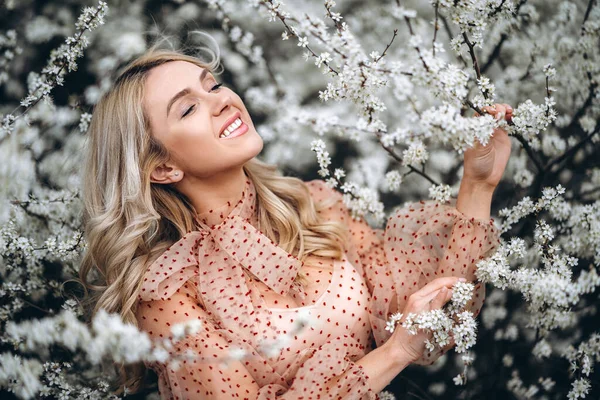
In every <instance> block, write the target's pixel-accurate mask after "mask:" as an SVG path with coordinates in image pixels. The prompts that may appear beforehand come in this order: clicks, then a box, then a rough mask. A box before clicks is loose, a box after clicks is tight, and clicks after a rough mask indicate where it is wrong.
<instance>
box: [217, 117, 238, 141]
mask: <svg viewBox="0 0 600 400" xmlns="http://www.w3.org/2000/svg"><path fill="white" fill-rule="evenodd" d="M240 125H242V120H241V119H239V118H238V119H236V120H235V121H233V122H232V123H231V125H229V126H228V127H227V128H225V130H224V131H223V133H221V135H220V136H219V137H221V138H224V137H227V136H229V135H231V133H232V132H233V131H235V130H236V129H237V128H239V127H240Z"/></svg>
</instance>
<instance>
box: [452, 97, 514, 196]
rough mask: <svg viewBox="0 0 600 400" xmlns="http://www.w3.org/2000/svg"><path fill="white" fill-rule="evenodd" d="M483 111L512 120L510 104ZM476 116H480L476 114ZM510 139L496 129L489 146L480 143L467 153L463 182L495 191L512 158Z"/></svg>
mask: <svg viewBox="0 0 600 400" xmlns="http://www.w3.org/2000/svg"><path fill="white" fill-rule="evenodd" d="M483 111H486V112H487V113H489V114H491V115H492V116H494V117H495V118H496V119H499V118H505V119H506V120H507V121H510V120H511V119H512V111H513V110H512V107H511V106H509V105H508V104H495V105H494V106H489V107H484V108H483ZM475 116H479V114H478V113H475ZM510 147H511V143H510V138H509V137H508V134H507V133H506V131H505V130H504V129H502V128H497V129H494V133H493V135H492V137H491V138H490V141H489V143H488V144H487V145H485V146H483V145H481V143H479V142H478V141H475V145H474V146H473V147H472V148H470V149H468V150H466V151H465V155H464V157H465V163H464V173H463V181H465V180H467V181H468V183H469V184H471V185H476V186H481V187H484V188H489V189H491V190H493V189H495V188H496V186H497V185H498V183H499V182H500V178H502V175H503V174H504V169H505V168H506V164H507V163H508V158H509V157H510Z"/></svg>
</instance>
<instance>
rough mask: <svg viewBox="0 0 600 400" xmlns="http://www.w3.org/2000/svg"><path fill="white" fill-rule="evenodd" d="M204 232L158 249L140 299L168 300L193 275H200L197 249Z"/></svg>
mask: <svg viewBox="0 0 600 400" xmlns="http://www.w3.org/2000/svg"><path fill="white" fill-rule="evenodd" d="M204 236H205V235H204V233H203V232H200V231H193V232H189V233H187V234H186V235H184V236H183V237H182V238H181V239H179V240H178V241H177V242H175V243H173V244H171V245H170V246H168V247H166V248H164V246H163V249H164V250H163V251H162V252H161V250H157V252H158V253H160V254H159V256H158V257H154V261H150V265H149V266H148V268H147V269H146V271H145V273H144V276H143V279H142V286H141V288H140V293H139V296H138V298H139V300H141V301H152V300H165V299H168V298H169V297H171V295H172V294H173V293H174V292H175V291H177V290H178V289H179V288H180V287H181V286H182V285H183V284H185V283H186V282H187V281H188V280H189V279H190V278H191V277H192V276H195V275H197V274H198V268H197V265H198V259H197V254H198V251H197V248H198V245H199V244H200V242H201V241H202V239H203V238H204Z"/></svg>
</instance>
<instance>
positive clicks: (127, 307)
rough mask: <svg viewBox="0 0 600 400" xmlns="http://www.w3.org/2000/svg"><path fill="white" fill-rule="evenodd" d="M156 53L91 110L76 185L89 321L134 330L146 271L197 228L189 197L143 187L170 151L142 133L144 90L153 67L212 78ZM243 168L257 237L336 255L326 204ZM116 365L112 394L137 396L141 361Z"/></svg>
mask: <svg viewBox="0 0 600 400" xmlns="http://www.w3.org/2000/svg"><path fill="white" fill-rule="evenodd" d="M156 47H157V46H154V47H153V48H151V49H150V50H149V51H147V52H146V53H145V54H143V55H142V56H140V57H139V58H137V59H136V60H134V61H133V62H131V63H130V64H129V65H128V66H127V67H126V68H125V69H124V71H123V72H122V73H121V74H120V75H119V77H118V78H117V80H116V82H115V84H114V86H113V87H112V88H111V89H110V90H109V91H108V92H107V93H106V94H104V96H103V97H102V98H101V100H100V101H99V102H98V104H97V105H96V106H95V109H94V112H93V116H92V120H91V123H90V128H89V131H88V136H89V137H88V142H87V154H86V158H85V162H86V164H85V167H84V172H83V179H82V180H83V201H84V231H85V238H86V241H87V248H86V251H85V253H84V255H83V260H82V264H81V267H80V270H79V279H80V281H81V283H82V285H83V286H84V288H85V294H84V301H83V303H84V306H85V308H86V312H87V318H88V320H91V318H92V317H93V316H94V315H95V314H96V313H97V312H98V311H99V310H100V309H104V310H106V311H107V312H111V313H119V314H120V315H121V318H122V319H123V321H124V322H126V323H131V324H134V325H135V326H137V321H136V317H135V311H136V307H137V303H138V292H139V290H140V287H141V284H142V281H143V276H144V273H145V272H146V270H147V268H148V266H149V265H150V264H151V263H152V261H154V260H155V259H156V258H158V256H159V255H160V254H161V253H162V252H163V251H164V250H165V249H166V248H167V247H169V246H170V245H171V244H173V243H174V242H176V241H177V240H179V239H180V238H181V237H182V236H183V235H185V234H186V233H187V232H190V231H192V230H194V229H197V228H196V227H195V226H196V225H195V222H194V218H193V216H194V215H195V214H194V213H195V210H194V208H193V206H192V204H191V203H190V201H189V199H187V198H186V196H184V195H183V194H181V193H179V192H178V191H177V190H175V188H174V187H172V186H171V185H162V184H155V183H152V182H150V173H151V171H153V170H154V168H155V167H156V166H158V165H160V164H162V163H164V162H167V161H168V160H169V153H168V151H167V149H166V148H165V147H164V146H163V145H162V144H161V143H160V142H159V141H158V140H156V139H155V138H154V137H153V136H152V132H151V131H150V127H149V123H148V118H147V116H146V115H145V113H144V109H143V107H142V103H143V97H144V83H145V80H146V77H147V74H148V72H149V71H150V70H151V69H152V68H154V67H156V66H158V65H161V64H164V63H167V62H171V61H187V62H190V63H193V64H196V65H198V66H200V67H202V68H207V69H209V70H210V71H215V69H216V68H217V67H218V59H214V58H213V60H212V61H211V62H202V61H201V60H199V59H198V58H196V57H193V56H189V55H185V54H183V53H181V52H178V51H175V50H165V49H157V48H156ZM217 58H218V57H217ZM243 168H244V170H245V172H246V175H247V176H248V177H249V179H251V180H252V182H253V183H254V185H255V187H256V194H257V209H258V218H259V222H260V227H261V230H262V232H263V233H264V234H265V235H267V236H268V237H269V238H270V239H271V240H273V241H274V242H275V243H277V244H278V245H279V246H280V247H282V248H283V249H285V250H286V251H287V252H288V253H290V254H293V255H295V256H296V257H298V258H299V259H301V260H304V259H306V257H307V256H309V255H314V256H323V257H334V258H337V259H339V258H341V256H342V254H343V251H344V243H345V241H346V237H345V230H344V227H343V226H342V225H341V224H340V223H337V222H325V221H323V220H322V219H321V218H320V217H319V214H318V211H319V210H321V209H322V208H324V207H326V206H327V205H326V204H314V203H313V201H312V199H311V197H310V194H309V191H308V190H307V188H306V186H305V185H304V184H303V182H302V181H301V180H300V179H297V178H293V177H284V176H281V174H280V173H279V172H278V171H277V168H276V167H274V166H271V165H267V164H265V163H263V162H261V161H259V160H258V159H256V158H255V159H252V160H250V161H249V162H247V163H246V164H245V165H244V167H243ZM90 274H91V275H92V277H91V279H90ZM118 367H119V373H120V376H121V382H120V384H119V387H118V388H117V390H116V392H115V393H118V394H120V393H122V392H123V386H125V387H127V390H128V391H129V392H137V391H139V389H140V388H141V386H142V385H143V379H144V376H145V372H146V369H145V368H144V366H143V364H137V365H134V366H122V365H121V366H118Z"/></svg>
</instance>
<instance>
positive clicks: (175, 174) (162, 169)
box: [150, 164, 183, 185]
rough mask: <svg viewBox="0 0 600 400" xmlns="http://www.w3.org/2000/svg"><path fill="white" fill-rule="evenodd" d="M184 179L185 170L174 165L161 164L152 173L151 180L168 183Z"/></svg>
mask: <svg viewBox="0 0 600 400" xmlns="http://www.w3.org/2000/svg"><path fill="white" fill-rule="evenodd" d="M182 179H183V171H181V170H180V169H178V168H176V167H175V166H173V165H168V164H161V165H159V166H157V167H156V168H154V171H152V173H151V174H150V182H152V183H160V184H163V185H167V184H169V183H177V182H179V181H180V180H182Z"/></svg>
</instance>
